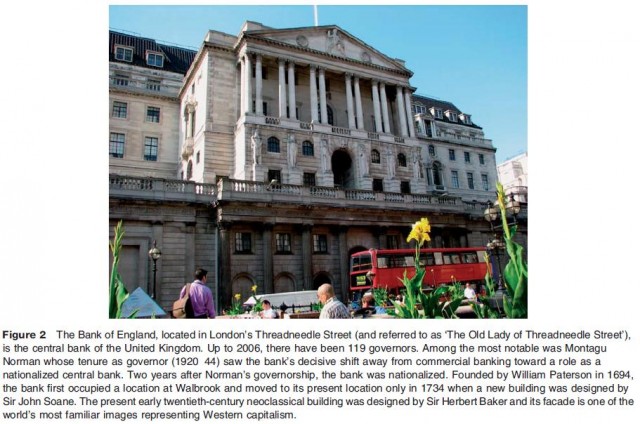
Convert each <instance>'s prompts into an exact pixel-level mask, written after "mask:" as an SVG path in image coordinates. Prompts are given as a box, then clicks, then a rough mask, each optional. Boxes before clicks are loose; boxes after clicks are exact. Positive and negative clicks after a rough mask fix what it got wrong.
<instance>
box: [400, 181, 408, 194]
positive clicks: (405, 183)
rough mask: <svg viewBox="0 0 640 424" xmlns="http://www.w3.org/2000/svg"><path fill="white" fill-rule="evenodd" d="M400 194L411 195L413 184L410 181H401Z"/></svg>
mask: <svg viewBox="0 0 640 424" xmlns="http://www.w3.org/2000/svg"><path fill="white" fill-rule="evenodd" d="M400 193H403V194H411V183H410V182H409V181H400Z"/></svg>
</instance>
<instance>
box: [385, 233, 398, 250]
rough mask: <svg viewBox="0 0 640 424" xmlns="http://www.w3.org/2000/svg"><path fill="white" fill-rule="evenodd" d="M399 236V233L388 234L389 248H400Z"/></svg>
mask: <svg viewBox="0 0 640 424" xmlns="http://www.w3.org/2000/svg"><path fill="white" fill-rule="evenodd" d="M398 248H399V246H398V236H397V235H388V236H387V249H398Z"/></svg>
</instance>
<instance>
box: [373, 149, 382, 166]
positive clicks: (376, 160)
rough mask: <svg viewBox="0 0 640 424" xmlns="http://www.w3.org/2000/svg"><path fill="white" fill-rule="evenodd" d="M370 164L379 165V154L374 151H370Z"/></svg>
mask: <svg viewBox="0 0 640 424" xmlns="http://www.w3.org/2000/svg"><path fill="white" fill-rule="evenodd" d="M371 163H380V152H379V151H377V150H376V149H373V150H372V151H371Z"/></svg>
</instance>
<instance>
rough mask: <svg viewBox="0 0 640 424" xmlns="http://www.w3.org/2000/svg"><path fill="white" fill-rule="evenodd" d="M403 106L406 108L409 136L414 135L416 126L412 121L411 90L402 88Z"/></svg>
mask: <svg viewBox="0 0 640 424" xmlns="http://www.w3.org/2000/svg"><path fill="white" fill-rule="evenodd" d="M404 107H405V109H406V110H407V125H408V126H409V137H412V138H415V137H416V126H415V124H414V123H413V114H412V113H411V90H409V88H405V89H404Z"/></svg>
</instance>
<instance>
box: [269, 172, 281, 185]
mask: <svg viewBox="0 0 640 424" xmlns="http://www.w3.org/2000/svg"><path fill="white" fill-rule="evenodd" d="M267 179H268V180H269V182H271V181H273V180H276V182H277V183H278V184H281V183H282V179H281V176H280V170H279V169H270V170H269V172H268V173H267Z"/></svg>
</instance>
